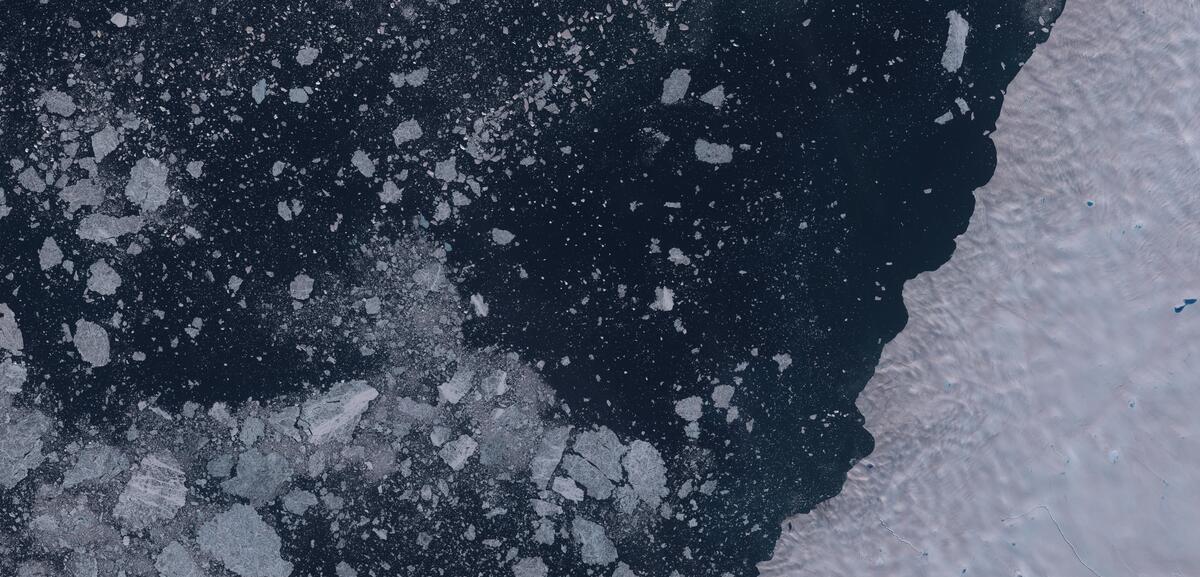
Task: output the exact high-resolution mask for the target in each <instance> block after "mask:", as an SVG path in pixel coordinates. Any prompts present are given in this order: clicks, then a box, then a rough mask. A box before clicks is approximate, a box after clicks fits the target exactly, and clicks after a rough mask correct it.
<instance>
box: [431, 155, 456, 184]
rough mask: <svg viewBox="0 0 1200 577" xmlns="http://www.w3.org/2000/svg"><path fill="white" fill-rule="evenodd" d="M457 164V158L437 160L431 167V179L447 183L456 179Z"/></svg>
mask: <svg viewBox="0 0 1200 577" xmlns="http://www.w3.org/2000/svg"><path fill="white" fill-rule="evenodd" d="M457 162H458V158H456V157H453V156H451V157H450V158H447V159H446V160H439V161H438V162H437V164H435V165H434V166H433V177H434V178H436V179H438V180H444V181H447V182H449V181H451V180H454V179H456V178H458V168H457V166H456V165H457Z"/></svg>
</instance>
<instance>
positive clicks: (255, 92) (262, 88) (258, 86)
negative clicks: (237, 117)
mask: <svg viewBox="0 0 1200 577" xmlns="http://www.w3.org/2000/svg"><path fill="white" fill-rule="evenodd" d="M266 97H267V79H266V78H259V79H258V82H255V83H254V86H252V87H251V88H250V98H253V99H254V103H255V104H262V101H263V99H265V98H266Z"/></svg>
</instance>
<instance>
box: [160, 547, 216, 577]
mask: <svg viewBox="0 0 1200 577" xmlns="http://www.w3.org/2000/svg"><path fill="white" fill-rule="evenodd" d="M154 568H155V569H158V574H159V575H161V577H202V576H203V575H204V573H203V572H201V570H200V566H198V565H196V560H195V559H192V554H191V553H189V552H188V550H187V549H186V548H184V546H183V545H181V544H179V541H171V543H170V544H168V545H167V546H166V547H164V548H163V550H162V552H160V553H159V554H158V556H157V557H155V558H154Z"/></svg>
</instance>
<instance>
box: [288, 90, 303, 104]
mask: <svg viewBox="0 0 1200 577" xmlns="http://www.w3.org/2000/svg"><path fill="white" fill-rule="evenodd" d="M288 100H291V101H292V102H295V103H296V104H304V103H306V102H308V91H307V90H305V89H303V88H289V89H288Z"/></svg>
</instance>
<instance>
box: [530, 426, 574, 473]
mask: <svg viewBox="0 0 1200 577" xmlns="http://www.w3.org/2000/svg"><path fill="white" fill-rule="evenodd" d="M570 434H571V427H570V426H563V427H557V428H554V429H550V430H549V431H546V433H545V434H544V435H543V436H542V442H541V443H540V444H538V448H537V450H536V452H534V454H533V460H532V461H531V462H530V463H529V469H530V479H531V480H532V481H533V482H534V484H535V485H537V486H538V488H539V489H540V488H544V487H545V486H546V482H548V481H549V480H550V477H551V476H553V475H554V470H555V469H557V468H558V462H559V461H561V460H562V454H563V451H564V450H566V448H567V437H568V436H569V435H570Z"/></svg>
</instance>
